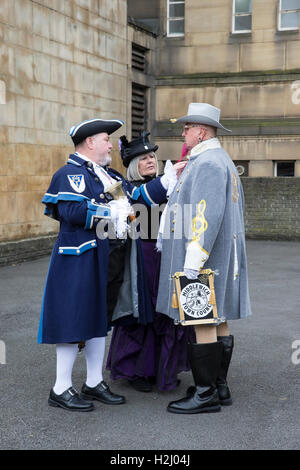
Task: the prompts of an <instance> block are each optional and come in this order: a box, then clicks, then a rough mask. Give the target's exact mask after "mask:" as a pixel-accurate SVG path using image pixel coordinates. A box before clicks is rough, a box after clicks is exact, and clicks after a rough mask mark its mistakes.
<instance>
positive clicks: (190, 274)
mask: <svg viewBox="0 0 300 470" xmlns="http://www.w3.org/2000/svg"><path fill="white" fill-rule="evenodd" d="M184 274H185V275H186V277H187V278H188V279H197V277H198V276H199V271H196V270H195V269H187V268H186V269H185V270H184Z"/></svg>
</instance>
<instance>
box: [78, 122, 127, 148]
mask: <svg viewBox="0 0 300 470" xmlns="http://www.w3.org/2000/svg"><path fill="white" fill-rule="evenodd" d="M123 124H124V121H121V120H120V119H111V120H105V119H90V120H88V121H83V122H81V123H79V124H76V125H75V126H73V127H71V129H70V131H69V134H70V136H71V139H72V140H73V142H74V145H78V144H80V143H81V142H83V141H84V139H86V138H87V137H90V136H91V135H95V134H101V133H102V132H106V133H107V134H109V135H110V134H112V133H113V132H115V131H116V130H118V129H119V127H121V126H123Z"/></svg>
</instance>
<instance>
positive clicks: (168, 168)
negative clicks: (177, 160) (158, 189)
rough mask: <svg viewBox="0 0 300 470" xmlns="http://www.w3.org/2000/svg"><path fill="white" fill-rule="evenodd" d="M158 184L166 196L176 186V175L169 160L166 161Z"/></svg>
mask: <svg viewBox="0 0 300 470" xmlns="http://www.w3.org/2000/svg"><path fill="white" fill-rule="evenodd" d="M160 182H161V184H162V185H163V187H164V188H165V189H167V196H170V194H171V193H172V192H173V189H174V188H175V186H176V184H177V175H176V171H175V169H174V166H173V165H172V163H171V160H167V161H166V164H165V170H164V174H163V175H162V177H161V180H160Z"/></svg>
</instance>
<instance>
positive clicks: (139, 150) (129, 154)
mask: <svg viewBox="0 0 300 470" xmlns="http://www.w3.org/2000/svg"><path fill="white" fill-rule="evenodd" d="M149 135H150V132H147V131H142V132H141V135H140V137H138V138H137V139H134V140H132V141H131V142H128V140H127V137H126V135H122V137H120V140H119V146H120V154H121V158H122V160H123V165H124V166H125V167H126V168H128V166H129V163H130V162H131V160H133V159H134V158H135V157H138V156H140V155H144V154H146V153H150V152H156V150H157V149H158V145H153V144H151V143H150V142H149V140H148V136H149Z"/></svg>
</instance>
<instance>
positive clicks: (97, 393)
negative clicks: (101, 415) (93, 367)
mask: <svg viewBox="0 0 300 470" xmlns="http://www.w3.org/2000/svg"><path fill="white" fill-rule="evenodd" d="M80 396H81V398H83V399H84V400H98V401H101V402H102V403H105V404H106V405H121V404H122V403H125V397H123V396H122V395H116V394H115V393H112V392H111V391H110V389H109V386H108V385H107V383H106V382H104V380H102V382H100V383H99V384H98V385H96V387H88V386H87V385H86V384H85V383H84V384H83V385H82V388H81V394H80Z"/></svg>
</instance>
